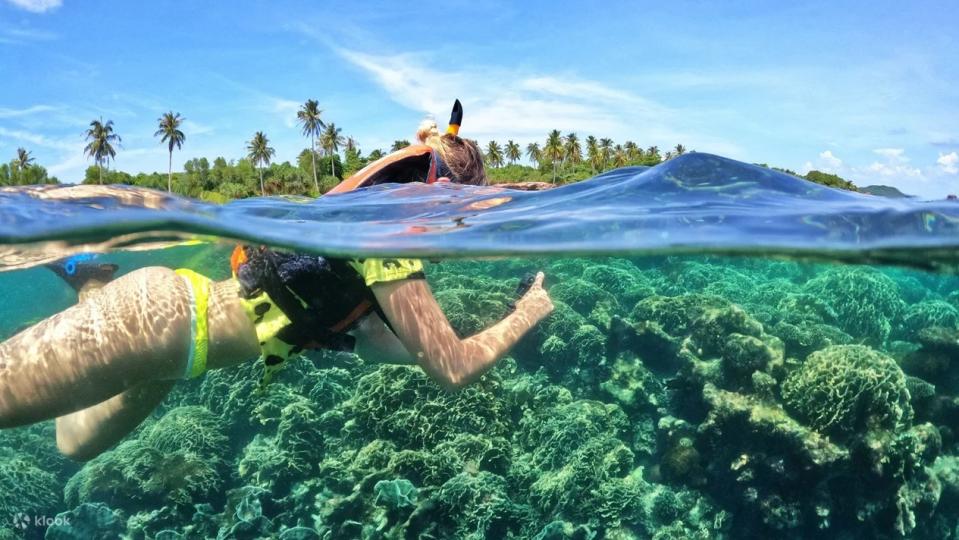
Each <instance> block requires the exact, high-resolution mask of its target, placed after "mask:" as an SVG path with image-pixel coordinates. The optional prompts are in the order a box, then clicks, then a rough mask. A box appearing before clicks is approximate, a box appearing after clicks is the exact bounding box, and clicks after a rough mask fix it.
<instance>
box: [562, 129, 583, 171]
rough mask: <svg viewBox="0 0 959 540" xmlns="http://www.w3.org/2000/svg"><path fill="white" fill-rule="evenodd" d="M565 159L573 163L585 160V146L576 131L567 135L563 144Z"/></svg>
mask: <svg viewBox="0 0 959 540" xmlns="http://www.w3.org/2000/svg"><path fill="white" fill-rule="evenodd" d="M563 154H564V155H563V159H564V160H565V161H567V162H569V163H570V164H572V165H576V164H577V163H579V162H580V161H583V147H582V146H580V144H579V138H578V137H577V136H576V134H575V133H570V134H569V135H567V136H566V141H565V143H564V144H563Z"/></svg>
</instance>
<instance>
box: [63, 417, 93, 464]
mask: <svg viewBox="0 0 959 540" xmlns="http://www.w3.org/2000/svg"><path fill="white" fill-rule="evenodd" d="M57 450H59V451H60V453H61V454H63V456H64V457H66V458H68V459H72V460H73V461H90V460H91V459H93V458H95V457H97V456H98V455H100V454H101V453H102V452H103V450H102V449H96V448H91V447H90V446H89V445H84V444H83V443H82V442H81V441H80V438H79V437H77V436H76V434H75V433H72V432H70V430H66V429H62V426H61V425H60V422H59V421H58V422H57Z"/></svg>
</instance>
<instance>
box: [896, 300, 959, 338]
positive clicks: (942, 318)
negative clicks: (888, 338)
mask: <svg viewBox="0 0 959 540" xmlns="http://www.w3.org/2000/svg"><path fill="white" fill-rule="evenodd" d="M933 326H937V327H942V328H951V329H956V328H959V309H956V308H955V307H953V306H952V305H951V304H949V303H948V302H945V301H942V300H925V301H923V302H919V303H918V304H913V305H911V306H909V307H907V308H906V310H905V313H904V315H903V318H902V326H901V329H900V331H899V337H901V338H902V339H905V340H909V341H917V338H918V335H919V332H920V331H921V330H923V329H925V328H930V327H933Z"/></svg>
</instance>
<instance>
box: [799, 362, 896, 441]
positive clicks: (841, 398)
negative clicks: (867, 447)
mask: <svg viewBox="0 0 959 540" xmlns="http://www.w3.org/2000/svg"><path fill="white" fill-rule="evenodd" d="M782 393H783V400H784V401H785V403H786V406H787V407H788V408H789V409H790V410H791V411H793V412H795V413H796V414H797V415H798V416H799V417H801V418H803V419H804V420H805V421H807V422H808V423H809V425H811V426H812V427H814V428H815V429H816V430H818V431H820V432H822V433H828V434H831V435H836V436H848V435H851V434H854V433H857V432H861V431H863V430H866V429H874V428H879V429H895V428H897V427H899V426H902V425H908V423H909V422H910V420H911V419H912V415H913V411H912V406H911V405H910V404H909V391H908V390H907V389H906V377H905V374H904V373H903V372H902V370H901V369H900V368H899V366H898V365H897V364H896V361H895V360H893V359H892V358H889V357H888V356H886V355H884V354H882V353H879V352H877V351H874V350H873V349H870V348H869V347H866V346H864V345H838V346H834V347H829V348H826V349H823V350H822V351H818V352H815V353H813V354H811V355H810V356H809V358H807V359H806V362H805V363H803V365H802V366H801V367H800V368H799V369H797V370H795V371H793V372H792V373H791V374H790V375H789V377H788V378H787V379H786V381H785V382H784V383H783V388H782Z"/></svg>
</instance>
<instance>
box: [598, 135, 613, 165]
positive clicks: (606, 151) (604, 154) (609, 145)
mask: <svg viewBox="0 0 959 540" xmlns="http://www.w3.org/2000/svg"><path fill="white" fill-rule="evenodd" d="M599 157H600V158H601V159H602V160H603V170H604V171H605V170H606V165H607V164H609V160H610V159H611V158H612V157H613V139H600V140H599Z"/></svg>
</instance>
